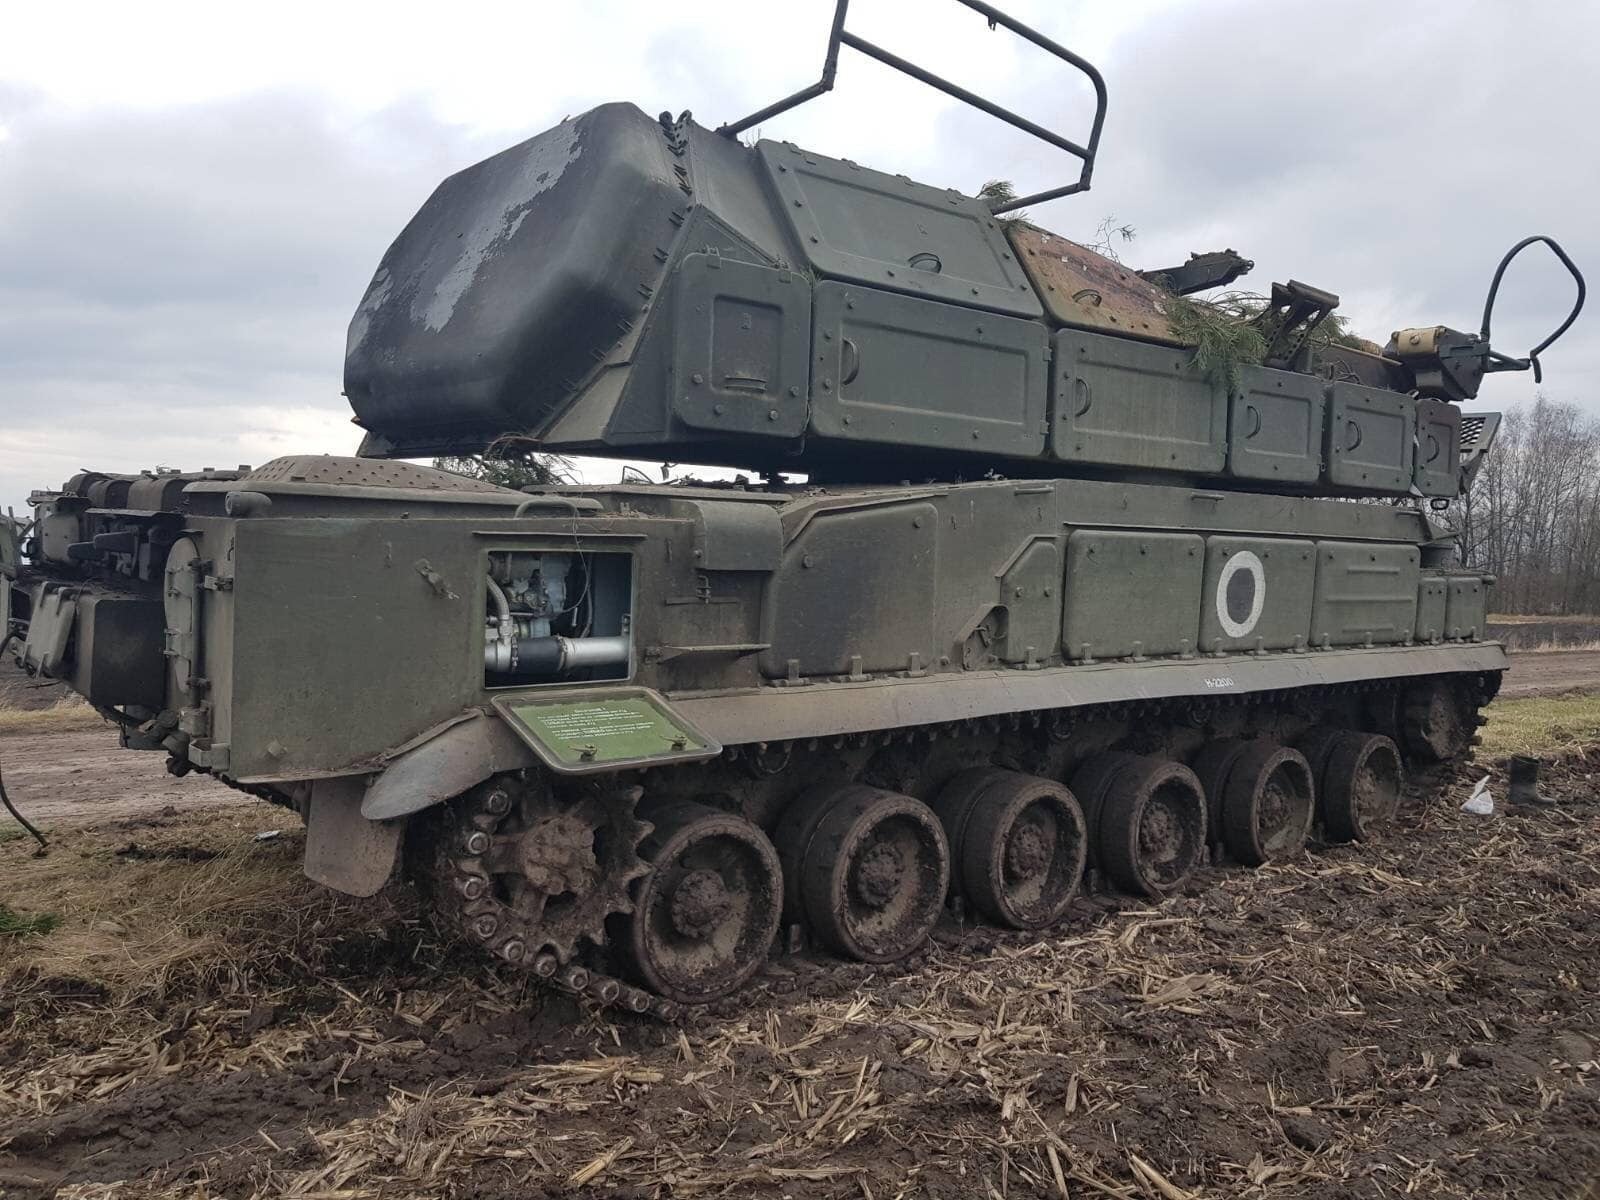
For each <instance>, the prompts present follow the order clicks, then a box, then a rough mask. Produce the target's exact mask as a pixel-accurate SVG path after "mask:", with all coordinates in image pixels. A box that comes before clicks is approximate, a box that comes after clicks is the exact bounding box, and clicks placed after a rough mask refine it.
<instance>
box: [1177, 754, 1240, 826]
mask: <svg viewBox="0 0 1600 1200" xmlns="http://www.w3.org/2000/svg"><path fill="white" fill-rule="evenodd" d="M1249 748H1250V740H1249V739H1248V738H1217V739H1216V740H1215V741H1210V742H1207V743H1206V744H1205V745H1204V746H1203V747H1201V749H1200V753H1199V754H1197V755H1195V758H1194V762H1192V763H1191V764H1190V765H1189V769H1190V770H1191V771H1193V772H1194V777H1195V778H1196V779H1198V780H1199V781H1200V790H1201V791H1202V792H1204V793H1205V797H1206V836H1207V837H1208V838H1210V839H1211V841H1213V842H1217V841H1220V840H1222V836H1223V833H1222V793H1223V790H1224V789H1225V788H1226V787H1227V784H1228V774H1229V772H1231V771H1232V770H1233V764H1234V763H1236V762H1238V761H1239V756H1240V755H1241V754H1243V753H1244V752H1245V751H1246V750H1248V749H1249Z"/></svg>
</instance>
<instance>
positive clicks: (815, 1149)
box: [0, 654, 1600, 1200]
mask: <svg viewBox="0 0 1600 1200" xmlns="http://www.w3.org/2000/svg"><path fill="white" fill-rule="evenodd" d="M1535 660H1537V663H1538V666H1537V667H1536V668H1535V669H1534V670H1533V671H1528V670H1526V668H1528V667H1529V665H1530V663H1533V662H1535ZM1546 661H1549V662H1552V663H1555V664H1556V665H1555V666H1553V667H1550V668H1546V667H1545V666H1544V663H1545V662H1546ZM1597 662H1600V655H1595V654H1587V655H1575V654H1547V655H1538V656H1533V655H1527V656H1524V657H1522V658H1520V659H1518V660H1517V663H1516V666H1515V668H1514V672H1513V677H1512V683H1513V685H1514V686H1520V685H1522V684H1524V683H1525V682H1526V684H1527V687H1528V689H1529V690H1531V691H1536V692H1537V691H1550V690H1562V689H1565V688H1571V687H1575V686H1583V685H1584V684H1585V683H1586V682H1588V681H1589V680H1592V679H1594V678H1595V677H1594V675H1593V674H1591V672H1593V671H1594V669H1595V666H1596V663H1597ZM1507 690H1508V691H1510V688H1509V687H1508V689H1507ZM52 702H53V701H52ZM1518 703H1527V702H1526V701H1521V702H1518ZM1541 703H1543V702H1541ZM1549 703H1551V704H1561V703H1571V702H1560V701H1552V702H1549ZM0 766H3V767H4V769H5V772H6V780H7V784H8V787H9V789H10V791H11V793H12V795H13V796H14V797H15V798H16V799H17V800H18V801H19V802H21V803H23V804H24V805H25V806H26V811H27V812H29V813H30V815H33V816H34V817H36V818H37V819H38V820H39V821H40V823H41V824H43V825H45V826H46V827H47V828H48V829H50V830H51V832H52V835H53V837H54V842H55V844H54V846H53V848H52V851H51V853H50V855H49V857H47V858H43V859H40V858H35V857H33V856H32V853H31V851H32V847H31V844H30V843H28V842H27V841H26V840H25V839H22V838H20V837H16V836H13V835H14V833H15V832H16V831H15V830H13V831H12V834H7V833H6V831H5V830H4V829H3V828H0V879H3V880H4V881H5V882H4V884H3V885H0V1196H4V1197H8V1198H9V1197H19V1198H20V1197H28V1198H32V1197H46V1196H56V1197H61V1198H63V1200H66V1198H73V1197H76V1198H82V1200H111V1198H118V1200H121V1198H126V1200H142V1198H146V1197H174V1198H175V1197H180V1196H181V1197H191V1196H226V1197H235V1196H238V1197H245V1196H262V1197H268V1196H271V1197H279V1196H283V1197H288V1196H298V1197H326V1198H329V1200H332V1198H334V1197H338V1198H341V1200H347V1198H348V1200H356V1198H366V1197H371V1198H373V1200H378V1198H380V1197H381V1198H384V1200H389V1198H409V1197H416V1198H419V1200H420V1198H422V1197H439V1196H448V1197H464V1198H465V1197H472V1198H478V1200H489V1198H499V1197H506V1198H509V1197H519V1198H522V1197H532V1198H537V1197H541V1196H555V1195H563V1196H566V1195H573V1196H597V1197H598V1196H607V1197H616V1198H619V1200H631V1198H639V1200H642V1198H645V1197H651V1198H654V1197H679V1196H684V1197H697V1196H708V1197H742V1196H758V1197H772V1198H774V1200H776V1198H779V1197H795V1198H796V1200H799V1198H810V1197H827V1198H833V1197H839V1198H843V1197H851V1198H856V1197H864V1198H867V1200H891V1198H896V1197H905V1198H907V1200H909V1198H910V1197H923V1196H926V1197H937V1198H939V1200H946V1198H948V1200H954V1198H956V1197H968V1196H975V1197H982V1198H984V1200H989V1198H991V1197H1001V1198H1003V1200H1010V1198H1011V1197H1057V1198H1059V1197H1062V1196H1066V1197H1072V1198H1074V1200H1076V1198H1078V1197H1089V1196H1111V1197H1122V1198H1128V1200H1133V1198H1140V1200H1143V1198H1150V1200H1182V1198H1184V1197H1190V1198H1194V1200H1198V1198H1200V1197H1223V1196H1283V1197H1313V1198H1318V1197H1329V1198H1332V1197H1369V1196H1370V1197H1399V1196H1405V1195H1417V1196H1450V1197H1466V1196H1486V1195H1497V1196H1498V1195H1505V1196H1510V1195H1516V1196H1519V1197H1580V1196H1591V1197H1592V1196H1600V1190H1597V1189H1596V1188H1595V1181H1596V1180H1597V1179H1600V1061H1597V1059H1600V998H1597V994H1596V988H1597V986H1600V786H1597V774H1600V754H1597V755H1594V756H1592V757H1590V756H1583V755H1579V756H1576V757H1573V758H1572V759H1570V760H1569V761H1568V762H1566V763H1565V764H1563V765H1562V766H1561V767H1560V768H1559V769H1558V770H1557V771H1555V772H1554V773H1553V779H1552V781H1551V783H1550V790H1551V791H1553V792H1555V793H1556V794H1557V795H1559V796H1560V797H1561V798H1562V799H1563V801H1564V802H1565V803H1564V805H1563V807H1562V808H1561V809H1560V810H1557V811H1553V812H1540V813H1534V814H1531V815H1528V814H1522V813H1502V814H1497V815H1496V816H1493V817H1490V818H1479V817H1472V816H1469V815H1466V814H1463V813H1461V812H1460V811H1459V809H1458V806H1459V804H1460V801H1461V800H1462V799H1463V798H1464V797H1465V795H1466V793H1467V791H1468V790H1469V785H1470V781H1471V779H1472V778H1474V777H1475V776H1474V775H1472V774H1471V773H1468V774H1465V775H1463V776H1462V777H1460V778H1458V779H1454V780H1450V781H1431V782H1430V783H1428V784H1427V785H1426V786H1420V787H1418V788H1415V789H1414V790H1413V794H1412V795H1411V796H1410V798H1409V801H1408V808H1407V811H1406V813H1405V817H1404V821H1403V828H1400V829H1396V830H1394V831H1391V833H1390V835H1389V836H1388V837H1387V838H1386V839H1385V840H1383V841H1382V842H1380V843H1377V844H1373V845H1369V846H1344V847H1317V848H1315V849H1314V850H1313V851H1312V852H1311V853H1310V854H1308V855H1307V856H1306V857H1305V858H1303V859H1302V860H1300V861H1298V862H1295V863H1292V864H1288V865H1285V866H1281V867H1277V868H1273V869H1269V870H1265V871H1256V872H1251V871H1245V870H1240V869H1233V868H1228V869H1219V870H1213V871H1209V872H1206V873H1205V874H1204V875H1203V877H1202V878H1201V879H1200V880H1199V881H1198V882H1197V883H1196V884H1195V885H1194V886H1192V887H1191V888H1190V889H1189V890H1188V891H1187V892H1186V893H1185V894H1184V895H1181V896H1178V897H1175V898H1173V899H1170V900H1168V901H1167V902H1165V903H1163V904H1161V905H1158V906H1149V905H1146V904H1143V903H1141V902H1135V901H1131V900H1128V899H1125V898H1118V897H1108V896H1094V897H1091V898H1089V899H1086V900H1084V901H1082V902H1080V903H1079V904H1078V905H1077V907H1076V910H1075V912H1074V913H1073V915H1072V918H1071V919H1070V921H1069V922H1068V923H1067V924H1066V925H1064V926H1063V927H1061V928H1060V929H1058V930H1055V931H1053V932H1052V934H1051V935H1050V936H1049V937H1047V938H1046V939H1044V940H1043V941H1038V942H1034V943H1031V944H1030V943H1029V942H1028V941H1027V940H1026V939H1022V938H1019V937H1015V936H1012V935H1009V934H997V933H996V932H995V931H993V930H987V929H982V928H976V929H974V928H967V927H963V926H961V925H959V924H957V923H955V922H953V921H952V922H950V923H947V924H946V926H944V927H943V928H941V930H940V931H939V932H938V934H937V938H936V941H935V943H934V944H933V945H932V946H931V947H930V948H929V949H928V950H927V951H926V952H925V953H923V954H922V955H920V956H919V957H917V958H916V959H914V960H913V961H911V962H910V963H907V964H901V965H899V966H897V967H895V968H893V969H890V970H882V969H868V968H865V967H859V966H849V965H842V964H839V963H836V962H833V961H830V960H812V959H809V958H806V957H800V958H791V959H785V960H783V961H781V962H777V963H774V964H772V965H771V966H770V967H769V968H768V970H767V971H766V973H765V974H764V975H763V976H762V977H761V978H760V979H759V980H758V982H757V985H756V986H755V987H754V988H753V990H751V991H750V992H749V993H747V994H745V995H743V996H741V997H739V998H738V999H737V1000H736V1001H733V1002H728V1003H725V1004H724V1005H722V1006H720V1007H719V1008H718V1009H717V1010H716V1011H714V1012H709V1013H700V1014H695V1015H692V1016H691V1017H690V1018H688V1019H686V1020H685V1021H684V1022H683V1023H682V1024H680V1025H677V1026H664V1025H660V1024H657V1023H652V1022H650V1021H648V1020H645V1019H635V1018H619V1017H617V1016H615V1015H614V1014H611V1013H600V1012H597V1011H594V1010H590V1009H588V1008H587V1007H585V1006H583V1005H581V1004H580V1003H578V1002H576V1001H573V1000H571V999H568V998H565V997H561V996H554V995H549V994H546V993H544V992H542V991H540V990H539V989H537V988H535V987H533V986H532V985H530V984H528V983H527V982H526V981H525V980H523V979H521V978H519V977H517V976H516V975H515V974H513V973H511V972H509V971H507V972H505V973H498V972H497V971H496V969H494V968H492V967H488V966H485V965H484V964H481V963H480V962H479V961H478V960H477V959H475V958H474V957H472V956H471V955H469V954H463V953H459V952H456V951H453V950H450V949H447V948H445V947H442V946H441V945H439V944H438V942H437V941H436V939H435V938H434V936H433V934H432V933H431V931H430V929H429V927H428V926H427V925H426V923H425V922H423V921H422V920H420V919H419V915H418V913H417V911H416V907H415V904H416V902H415V898H414V897H413V896H412V895H411V894H410V893H409V891H407V890H405V889H403V888H396V889H394V890H393V891H391V892H390V893H387V894H385V895H383V896H381V897H379V898H377V899H374V900H372V901H362V902H358V901H352V900H346V899H338V898H335V897H333V896H331V895H330V894H328V893H325V892H322V891H320V890H319V889H317V888H315V887H314V886H312V885H310V884H308V883H307V882H305V881H304V879H303V878H302V877H301V876H300V874H299V870H298V859H299V855H300V853H301V848H302V841H301V835H300V834H299V832H298V830H297V828H295V825H296V822H295V820H294V818H293V817H291V816H289V815H288V814H286V813H284V812H282V811H281V810H278V809H274V808H272V807H270V806H268V805H265V804H263V803H260V802H258V801H254V800H249V799H246V798H243V797H240V796H238V795H237V794H236V793H232V792H230V791H228V790H227V789H224V788H221V787H220V786H218V785H215V784H212V783H209V782H208V781H206V780H203V779H199V778H195V777H192V776H191V777H188V778H185V779H175V778H173V777H172V776H169V775H167V774H166V772H165V770H164V768H163V763H162V759H161V756H159V755H143V754H135V753H132V752H125V751H120V750H118V749H117V748H116V740H115V737H114V736H113V735H111V734H110V732H109V731H107V730H103V729H101V730H92V731H76V732H66V733H57V734H49V735H40V734H30V735H11V736H0ZM1494 786H1495V789H1496V790H1497V791H1499V792H1500V793H1501V794H1502V795H1503V782H1502V781H1500V780H1498V779H1497V780H1496V782H1495V785H1494ZM276 831H281V832H277V835H276V836H274V837H271V838H270V839H269V840H266V841H258V840H256V838H257V835H258V834H260V833H262V832H276ZM6 918H10V919H11V921H12V926H13V927H14V926H15V925H16V924H18V923H21V924H22V925H24V926H26V925H27V924H28V923H29V922H36V921H39V920H40V919H41V918H44V919H45V921H44V923H45V924H49V923H50V920H49V919H51V918H53V919H54V920H55V921H56V922H58V923H57V924H55V926H54V928H52V929H49V930H48V931H47V932H36V933H33V934H29V935H17V934H12V935H7V934H6V933H5V932H4V930H5V929H6V928H7V926H6V924H5V919H6Z"/></svg>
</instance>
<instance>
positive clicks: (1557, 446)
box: [1454, 396, 1600, 616]
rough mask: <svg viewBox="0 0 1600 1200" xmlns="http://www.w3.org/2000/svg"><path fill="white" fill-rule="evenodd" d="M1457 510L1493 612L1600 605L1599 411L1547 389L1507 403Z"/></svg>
mask: <svg viewBox="0 0 1600 1200" xmlns="http://www.w3.org/2000/svg"><path fill="white" fill-rule="evenodd" d="M1454 515H1455V518H1456V520H1455V524H1456V528H1457V529H1458V530H1459V531H1460V533H1461V558H1462V561H1463V563H1465V564H1466V565H1468V566H1472V567H1477V568H1480V569H1482V570H1484V571H1486V572H1488V573H1490V574H1492V575H1494V576H1496V583H1495V588H1494V593H1493V600H1492V602H1491V603H1492V605H1493V607H1494V609H1495V610H1496V611H1498V612H1509V613H1537V614H1541V615H1550V616H1557V615H1566V614H1572V613H1594V612H1600V416H1596V415H1594V414H1592V413H1588V412H1585V411H1584V410H1583V409H1581V408H1579V407H1578V406H1577V405H1576V404H1570V403H1565V402H1560V401H1554V400H1548V399H1545V398H1544V397H1542V396H1541V397H1539V398H1538V399H1536V400H1535V402H1534V403H1533V404H1532V405H1531V406H1530V407H1527V408H1514V409H1511V410H1510V411H1508V412H1507V413H1506V416H1505V421H1504V423H1503V424H1502V425H1501V426H1500V434H1499V437H1498V438H1496V439H1495V443H1494V447H1493V449H1492V450H1491V451H1490V453H1489V456H1488V457H1487V458H1486V459H1485V460H1484V464H1483V467H1482V469H1481V470H1480V471H1479V472H1478V477H1477V480H1476V481H1475V482H1474V483H1473V485H1472V488H1471V490H1470V491H1469V493H1468V495H1467V496H1466V497H1465V499H1464V500H1462V501H1461V502H1459V503H1458V504H1457V505H1456V506H1455V514H1454Z"/></svg>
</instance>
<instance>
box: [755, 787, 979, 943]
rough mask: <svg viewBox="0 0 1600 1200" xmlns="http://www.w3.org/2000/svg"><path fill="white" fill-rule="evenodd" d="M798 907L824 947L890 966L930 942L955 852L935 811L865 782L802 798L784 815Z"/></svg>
mask: <svg viewBox="0 0 1600 1200" xmlns="http://www.w3.org/2000/svg"><path fill="white" fill-rule="evenodd" d="M777 841H778V844H779V845H780V846H781V847H783V849H782V851H781V852H780V853H781V858H782V861H783V865H784V871H785V873H786V874H791V873H792V876H793V878H792V881H791V884H790V888H789V891H790V896H791V905H792V907H793V909H795V910H797V911H798V914H799V915H800V916H801V917H802V918H803V919H804V921H805V922H806V924H807V925H808V926H809V927H810V929H811V932H812V934H813V936H815V937H816V938H817V939H818V940H819V941H820V942H821V943H822V944H823V945H825V946H827V947H828V948H829V949H831V950H833V951H834V952H836V953H838V954H841V955H843V956H844V957H846V958H853V959H856V960H858V961H860V962H873V963H884V962H893V961H894V960H896V959H900V958H904V957H905V956H906V955H908V954H910V953H911V952H912V951H913V950H915V949H916V948H917V947H918V946H920V945H922V943H923V942H924V941H925V940H926V939H927V936H928V934H929V933H930V932H932V930H933V926H934V924H935V923H936V922H937V921H938V919H939V912H940V909H941V908H942V907H943V905H944V897H945V892H946V891H947V890H948V888H949V885H950V851H949V846H948V844H947V843H946V841H945V836H944V829H943V827H942V826H941V825H940V824H939V818H938V817H936V816H934V814H933V810H932V809H930V808H929V807H928V806H927V805H926V804H924V803H922V801H920V800H916V799H913V798H912V797H910V796H902V795H900V794H899V793H897V792H887V791H883V790H881V789H879V788H875V787H869V786H867V785H866V784H850V785H848V786H846V787H843V788H839V789H838V790H836V791H833V792H831V793H824V794H821V795H813V796H809V797H805V798H803V799H801V800H799V801H797V802H796V804H795V805H794V806H792V807H791V810H790V812H788V813H786V814H785V817H784V820H783V821H782V822H780V825H779V829H778V836H777Z"/></svg>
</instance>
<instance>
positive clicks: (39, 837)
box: [0, 772, 50, 854]
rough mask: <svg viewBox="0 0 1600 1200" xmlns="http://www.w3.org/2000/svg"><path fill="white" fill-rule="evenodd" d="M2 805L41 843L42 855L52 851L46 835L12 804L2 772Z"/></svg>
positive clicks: (0, 792)
mask: <svg viewBox="0 0 1600 1200" xmlns="http://www.w3.org/2000/svg"><path fill="white" fill-rule="evenodd" d="M0 804H4V805H5V806H6V811H7V812H8V813H10V814H11V815H12V816H13V817H14V818H16V822H17V824H18V825H21V826H22V827H23V828H24V829H26V830H27V831H28V833H29V834H31V835H32V837H33V840H34V841H36V842H38V843H39V853H40V854H43V853H44V852H45V851H47V850H49V849H50V843H49V842H47V841H45V838H44V834H42V833H40V832H39V831H38V830H37V829H35V828H34V827H33V824H32V822H30V821H29V820H28V818H27V817H25V816H23V815H22V814H21V813H19V812H18V811H17V806H16V805H15V804H13V803H11V797H10V796H8V795H6V777H5V774H4V773H3V772H0Z"/></svg>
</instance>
